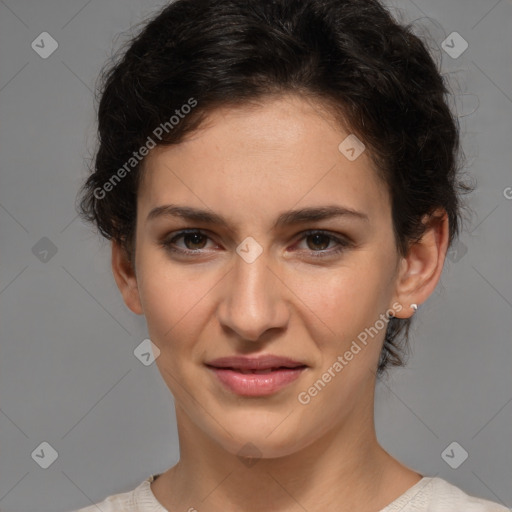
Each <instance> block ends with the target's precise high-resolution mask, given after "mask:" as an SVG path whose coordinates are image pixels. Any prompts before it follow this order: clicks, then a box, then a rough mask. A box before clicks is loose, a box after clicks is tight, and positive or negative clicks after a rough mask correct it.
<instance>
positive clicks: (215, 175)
mask: <svg viewBox="0 0 512 512" xmlns="http://www.w3.org/2000/svg"><path fill="white" fill-rule="evenodd" d="M349 136H351V137H353V135H351V134H350V132H348V131H347V130H345V129H343V128H342V127H341V126H339V125H338V124H337V123H336V122H335V120H334V118H333V117H332V116H330V115H329V113H328V111H326V109H325V108H320V105H318V104H315V103H313V102H311V101H306V100H304V99H302V98H299V97H296V96H282V97H276V98H272V99H268V100H266V101H262V102H261V103H260V104H258V105H247V106H241V107H232V108H228V107H226V108H220V109H217V110H215V111H213V112H212V113H211V114H210V115H209V116H208V118H207V119H206V122H205V123H204V124H203V125H202V126H201V127H200V129H198V130H196V131H195V132H194V133H192V134H189V135H188V136H187V138H186V140H185V141H183V142H182V143H180V144H177V145H172V146H158V147H156V148H155V149H153V150H152V151H151V153H150V154H149V155H148V156H147V157H146V161H145V166H144V168H145V171H144V172H145V177H144V181H143V183H142V184H141V187H140V190H139V197H138V203H139V204H138V212H140V214H141V216H145V215H147V213H148V212H149V211H150V210H151V209H152V208H154V207H155V206H159V205H163V204H166V203H174V204H186V205H193V206H196V207H200V208H210V209H212V210H214V211H216V212H219V213H222V214H223V215H226V216H228V217H229V216H234V217H236V218H238V219H240V220H242V219H244V218H253V219H254V218H255V217H260V218H262V219H263V218H266V219H267V220H268V221H269V222H271V221H272V220H274V217H275V215H274V214H275V213H276V212H279V211H282V210H283V209H289V208H294V207H295V208H297V207H304V206H308V205H315V206H318V205H322V204H340V205H341V206H344V207H347V208H352V209H356V210H364V211H365V212H366V213H367V214H368V216H375V215H377V216H378V215H381V216H382V213H383V212H384V213H385V211H386V209H388V208H389V197H388V194H387V191H386V187H385V185H384V184H383V182H382V181H381V180H380V178H378V176H377V174H376V172H375V170H374V168H373V163H372V161H371V159H370V157H369V155H368V152H367V150H366V149H365V150H364V151H362V153H361V154H360V155H359V156H358V157H357V158H356V159H354V160H350V159H349V158H347V156H346V155H347V154H348V155H351V154H352V153H346V151H345V149H346V146H347V144H346V143H345V144H344V145H342V150H340V144H341V143H342V142H343V141H345V140H346V139H347V137H349ZM352 140H353V139H352V138H349V139H348V141H349V142H350V141H352ZM349 145H350V144H349ZM360 149H361V148H358V147H356V148H355V150H356V151H357V150H360Z"/></svg>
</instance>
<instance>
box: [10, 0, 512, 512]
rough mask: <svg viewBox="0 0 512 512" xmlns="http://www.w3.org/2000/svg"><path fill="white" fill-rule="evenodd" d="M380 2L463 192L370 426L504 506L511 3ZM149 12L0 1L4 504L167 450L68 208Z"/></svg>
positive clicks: (107, 5)
mask: <svg viewBox="0 0 512 512" xmlns="http://www.w3.org/2000/svg"><path fill="white" fill-rule="evenodd" d="M388 4H389V5H391V6H392V7H393V8H394V9H395V8H400V9H401V11H402V16H403V19H404V20H417V21H416V24H417V27H418V28H417V33H418V34H420V35H421V34H422V33H425V32H426V31H428V32H429V33H430V34H431V35H432V38H433V39H434V43H435V45H436V46H437V47H434V48H433V52H434V53H435V55H436V58H437V59H438V61H439V62H440V63H441V64H442V69H443V72H444V73H446V74H447V76H448V77H449V78H450V82H451V84H452V89H453V92H454V94H455V99H454V102H453V105H454V108H456V109H457V112H458V115H459V117H460V122H461V128H462V131H463V144H464V148H465V152H466V155H467V159H468V161H467V168H468V170H469V171H470V172H471V174H472V175H473V176H475V177H476V178H477V180H478V189H477V192H476V193H475V194H473V196H472V199H471V201H470V206H471V208H472V210H473V212H474V215H473V216H472V217H471V218H470V219H469V220H468V222H467V224H466V227H465V230H464V232H463V234H462V236H461V241H460V243H459V244H458V245H457V247H456V248H455V250H454V251H453V252H451V253H450V257H449V259H448V260H447V263H446V267H445V270H444V273H443V277H442V281H441V283H440V285H439V286H438V288H437V290H436V292H435V293H434V294H433V296H432V297H431V298H430V299H429V300H428V302H427V303H426V304H424V305H423V306H422V308H420V310H419V311H418V313H417V314H416V318H415V326H414V328H413V329H412V349H413V350H412V356H411V358H410V360H409V363H408V366H407V367H406V368H405V369H399V370H395V371H393V372H392V373H391V375H390V377H389V378H388V379H387V380H386V381H384V382H381V383H379V384H378V387H377V402H376V422H377V432H378V436H379V439H380V441H381V443H382V444H383V445H384V447H385V448H386V449H387V450H388V451H389V452H390V453H392V454H393V455H394V456H396V457H397V458H399V459H400V460H402V461H403V462H404V463H406V464H408V465H409V466H411V467H413V468H415V469H416V470H417V471H419V472H421V473H423V474H427V475H437V476H440V477H443V478H445V479H447V480H449V481H450V482H452V483H454V484H455V485H458V486H460V487H462V488H463V489H464V490H465V491H466V492H468V493H471V494H475V495H479V496H481V497H486V498H488V499H491V500H493V501H499V502H502V503H504V504H507V505H508V506H511V505H512V486H511V485H510V484H511V482H512V442H511V433H512V432H511V430H512V428H511V425H512V421H511V420H512V403H511V402H512V372H511V371H510V366H511V362H512V346H511V343H510V341H511V334H510V333H511V331H512V314H511V313H512V272H511V271H510V261H511V256H510V253H511V249H512V243H511V232H512V230H511V228H510V225H511V222H510V221H511V217H512V200H511V199H508V198H507V195H508V197H509V198H510V197H512V189H508V188H507V187H512V173H511V170H510V169H511V163H512V158H511V146H512V144H511V142H512V141H511V133H512V51H511V50H512V31H511V30H510V28H511V25H512V3H511V1H510V0H500V1H496V0H489V1H486V0H480V1H476V0H472V1H468V0H456V1H455V0H449V1H446V0H428V1H427V0H424V1H420V0H415V1H414V2H413V1H408V0H403V1H400V2H399V1H394V2H392V3H388ZM160 5H162V2H156V1H150V0H146V1H142V0H140V1H136V0H124V1H121V0H108V1H104V2H100V1H99V0H89V1H83V0H73V1H70V0H67V1H64V0H42V1H36V0H32V1H29V0H18V1H14V0H0V116H1V117H0V141H1V147H2V152H1V161H0V162H1V163H0V165H1V188H0V228H1V249H0V300H1V307H2V310H1V311H2V316H1V321H0V333H1V358H0V378H1V381H0V390H1V402H0V436H1V438H0V447H1V451H0V455H1V460H0V464H1V467H0V507H1V510H3V511H5V512H8V511H23V512H31V511H37V512H46V511H52V512H56V511H67V510H71V509H74V508H78V507H84V506H86V505H89V504H91V503H92V502H96V501H99V500H101V499H103V498H105V497H106V496H107V495H110V494H114V493H118V492H124V491H127V490H129V489H132V488H133V487H135V486H136V485H138V484H139V483H140V482H141V481H142V480H143V479H145V478H147V477H148V476H149V475H150V474H152V473H153V474H154V473H157V472H160V471H163V470H165V469H166V468H168V467H170V466H172V465H173V464H174V463H175V462H177V460H178V446H177V435H176V428H175V417H174V410H173V402H172V396H171V395H170V393H169V391H168V390H167V387H166V386H165V384H164V383H163V380H162V379H161V377H160V374H159V373H158V370H157V368H156V366H155V364H153V365H151V366H145V365H144V364H142V363H141V362H140V361H139V360H138V359H137V358H136V357H135V356H134V353H133V351H134V349H135V348H136V347H137V346H138V345H139V343H141V341H142V340H143V339H145V338H147V331H146V326H145V323H144V318H143V317H137V316H136V315H134V314H132V313H131V312H130V311H129V310H128V309H127V308H126V306H125V305H124V303H123V302H122V299H121V296H120V294H119V292H118V290H117V288H116V285H115V282H114V280H113V277H112V275H111V271H110V253H109V246H108V244H107V243H105V242H102V241H100V239H99V237H98V235H96V234H95V233H94V232H93V231H92V230H91V228H90V227H88V226H85V225H83V224H82V223H81V221H80V220H79V219H78V218H77V216H76V212H75V210H74V203H75V195H76V192H77V190H78V186H79V184H80V183H81V182H82V180H83V179H84V178H85V176H86V172H87V171H86V165H85V159H87V158H88V157H90V156H91V152H92V150H93V148H94V142H95V141H94V137H95V124H94V123H95V120H94V112H95V110H94V104H93V95H92V91H93V89H94V84H95V80H96V77H97V75H98V72H99V70H100V67H101V66H102V64H103V63H104V62H105V60H106V59H107V58H108V56H109V55H110V53H111V49H112V48H113V47H114V48H117V47H118V46H119V44H121V43H122V41H124V38H123V37H121V38H117V37H116V35H117V34H118V33H120V32H125V31H127V30H128V29H129V28H130V27H131V26H133V25H134V24H136V23H138V22H140V21H142V20H143V19H144V18H145V17H147V16H149V15H151V13H152V12H154V10H155V9H156V8H158V7H159V6H160ZM43 31H46V32H49V33H50V34H51V36H52V37H53V38H55V39H56V40H57V42H58V45H59V46H58V48H57V50H56V51H55V52H54V53H53V54H52V55H51V56H49V57H48V58H46V59H43V58H41V57H40V56H39V55H38V54H37V53H36V52H35V51H34V50H33V49H32V47H31V43H32V41H34V40H35V39H36V38H37V37H38V35H39V34H40V33H41V32H43ZM453 31H457V32H458V33H459V34H461V36H462V37H463V38H464V39H465V40H466V41H467V42H468V43H469V47H468V49H467V50H466V51H465V52H464V53H463V54H462V55H461V56H460V57H458V58H456V59H453V58H452V57H450V56H448V55H447V54H446V53H445V52H444V50H442V48H441V43H442V41H443V40H444V39H445V38H446V37H447V36H448V35H449V34H450V33H451V32H453ZM46 48H48V46H46ZM507 191H510V192H511V193H510V194H507ZM43 237H46V238H43ZM41 239H43V240H41ZM50 241H51V242H50ZM52 249H53V252H54V251H55V250H56V251H57V252H56V253H55V254H53V252H52ZM44 250H47V251H48V252H47V253H44ZM454 441H456V442H457V443H459V444H460V445H461V446H462V447H463V448H464V449H465V450H466V451H467V452H468V454H469V457H468V459H467V460H466V461H465V462H464V463H462V465H460V466H459V467H458V468H457V469H452V468H451V467H450V466H449V465H448V464H447V463H446V462H445V460H443V457H442V456H441V454H442V452H443V450H444V449H445V448H446V447H447V446H448V445H449V444H450V443H452V442H454ZM42 442H47V443H49V444H50V445H51V446H52V447H53V448H54V449H55V450H56V451H57V452H58V457H57V459H56V460H55V461H54V462H53V464H52V465H51V466H50V467H48V468H47V469H43V468H41V467H40V465H39V463H36V461H40V460H42V459H43V458H44V457H48V456H49V455H48V454H49V451H48V449H46V452H44V453H45V455H44V457H42V456H41V457H40V458H39V459H38V458H37V457H36V456H34V457H33V456H32V455H31V454H33V452H34V451H36V453H38V452H39V453H40V450H41V448H40V446H39V445H40V444H41V443H42ZM453 453H454V458H457V457H460V454H461V453H462V452H461V449H460V448H458V447H457V448H456V449H455V451H454V452H453Z"/></svg>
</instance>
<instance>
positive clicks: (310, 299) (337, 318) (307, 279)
mask: <svg viewBox="0 0 512 512" xmlns="http://www.w3.org/2000/svg"><path fill="white" fill-rule="evenodd" d="M288 279H289V281H290V282H291V283H293V284H292V285H290V288H291V289H292V290H293V291H294V292H295V293H296V295H297V297H298V298H299V299H300V300H299V302H300V303H302V304H303V306H305V307H302V309H303V311H304V314H307V315H308V316H309V317H310V321H309V322H308V323H309V324H310V325H312V324H317V325H318V326H319V327H318V329H319V331H318V333H317V334H319V333H320V332H323V333H324V336H319V337H317V336H315V338H316V339H318V340H322V339H323V340H324V341H323V343H324V344H329V343H332V340H333V336H336V338H337V339H338V340H344V341H346V342H348V343H349V342H350V340H352V339H353V338H354V337H356V336H357V335H358V334H359V332H361V331H362V330H364V329H365V327H368V326H369V325H373V323H374V322H375V320H376V319H377V318H378V317H379V315H380V314H381V313H384V312H385V311H386V309H387V297H388V293H389V288H388V284H387V283H388V281H389V276H388V272H387V270H386V269H385V266H384V265H383V264H382V262H379V261H377V260H376V261H373V259H372V258H371V257H370V255H364V257H363V255H361V257H354V258H353V262H351V263H350V264H347V265H344V266H340V267H339V268H337V269H322V272H314V273H309V274H307V273H299V272H296V273H294V274H293V275H292V274H290V275H289V276H288ZM325 334H327V336H325ZM347 340H348V341H347Z"/></svg>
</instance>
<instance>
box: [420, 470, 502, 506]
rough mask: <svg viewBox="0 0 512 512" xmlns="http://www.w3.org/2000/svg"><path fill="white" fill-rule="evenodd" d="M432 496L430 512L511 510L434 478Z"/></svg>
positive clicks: (431, 483)
mask: <svg viewBox="0 0 512 512" xmlns="http://www.w3.org/2000/svg"><path fill="white" fill-rule="evenodd" d="M430 485H431V494H430V503H429V508H428V511H429V512H430V511H431V512H460V511H461V510H464V512H509V511H510V509H508V508H507V507H504V506H503V505H500V504H498V503H495V502H493V501H488V500H485V499H482V498H477V497H475V496H471V495H469V494H467V493H465V492H464V491H463V490H462V489H460V488H459V487H457V486H455V485H453V484H451V483H449V482H447V481H446V480H443V479H442V478H439V477H433V478H431V480H430Z"/></svg>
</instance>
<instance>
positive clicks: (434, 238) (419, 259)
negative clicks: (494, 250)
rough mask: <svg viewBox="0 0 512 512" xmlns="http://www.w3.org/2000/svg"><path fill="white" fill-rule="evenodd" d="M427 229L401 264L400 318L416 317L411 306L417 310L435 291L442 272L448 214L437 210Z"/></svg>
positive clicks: (397, 293)
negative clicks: (416, 306) (414, 305)
mask: <svg viewBox="0 0 512 512" xmlns="http://www.w3.org/2000/svg"><path fill="white" fill-rule="evenodd" d="M423 223H424V224H425V225H426V226H427V228H426V230H425V233H424V234H423V236H422V237H421V240H419V241H418V242H415V243H413V244H411V246H410V247H409V252H408V254H407V256H405V257H403V258H402V259H401V262H400V270H399V272H398V276H397V281H396V290H395V299H396V301H398V302H399V303H400V304H402V306H403V308H402V310H401V311H400V312H397V313H396V314H395V316H396V317H397V318H409V317H411V316H412V315H413V314H414V309H412V308H411V307H410V305H411V304H417V305H418V306H419V305H420V304H422V303H423V302H425V301H426V300H427V299H428V297H429V296H430V294H431V293H432V292H433V291H434V289H435V287H436V285H437V283H438V281H439V279H440V277H441V273H442V271H443V265H444V260H445V257H446V251H447V250H448V238H449V221H448V215H447V214H446V211H445V210H444V209H442V208H440V209H437V210H436V211H435V212H434V213H433V214H431V215H429V216H425V217H424V218H423Z"/></svg>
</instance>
